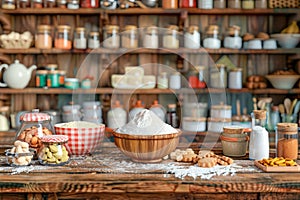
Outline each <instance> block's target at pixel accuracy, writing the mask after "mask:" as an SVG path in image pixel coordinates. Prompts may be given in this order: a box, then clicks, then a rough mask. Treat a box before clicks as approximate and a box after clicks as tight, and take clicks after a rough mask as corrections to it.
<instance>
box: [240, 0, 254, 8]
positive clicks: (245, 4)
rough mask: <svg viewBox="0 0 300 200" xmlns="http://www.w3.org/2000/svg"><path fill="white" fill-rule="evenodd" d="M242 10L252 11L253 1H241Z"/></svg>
mask: <svg viewBox="0 0 300 200" xmlns="http://www.w3.org/2000/svg"><path fill="white" fill-rule="evenodd" d="M242 8H243V9H254V0H242Z"/></svg>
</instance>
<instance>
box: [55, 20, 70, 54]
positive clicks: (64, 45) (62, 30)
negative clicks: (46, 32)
mask: <svg viewBox="0 0 300 200" xmlns="http://www.w3.org/2000/svg"><path fill="white" fill-rule="evenodd" d="M70 30H71V27H70V26H68V25H60V26H58V27H57V31H56V35H55V41H54V46H55V48H58V49H65V50H69V49H71V48H72V39H71V35H70Z"/></svg>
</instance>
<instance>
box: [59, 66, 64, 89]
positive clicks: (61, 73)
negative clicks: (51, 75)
mask: <svg viewBox="0 0 300 200" xmlns="http://www.w3.org/2000/svg"><path fill="white" fill-rule="evenodd" d="M58 73H59V81H58V82H59V86H60V87H63V86H64V85H65V78H66V71H64V70H58Z"/></svg>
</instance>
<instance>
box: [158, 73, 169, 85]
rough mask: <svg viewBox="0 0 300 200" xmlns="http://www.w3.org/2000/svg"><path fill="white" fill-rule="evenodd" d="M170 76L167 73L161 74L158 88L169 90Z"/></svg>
mask: <svg viewBox="0 0 300 200" xmlns="http://www.w3.org/2000/svg"><path fill="white" fill-rule="evenodd" d="M168 83H169V80H168V74H167V72H161V73H160V74H159V76H158V78H157V88H160V89H166V88H168Z"/></svg>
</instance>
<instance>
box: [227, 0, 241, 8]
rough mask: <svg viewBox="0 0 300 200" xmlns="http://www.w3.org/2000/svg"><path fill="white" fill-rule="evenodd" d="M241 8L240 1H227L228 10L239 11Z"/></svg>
mask: <svg viewBox="0 0 300 200" xmlns="http://www.w3.org/2000/svg"><path fill="white" fill-rule="evenodd" d="M241 7H242V3H241V0H228V8H236V9H240V8H241Z"/></svg>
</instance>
